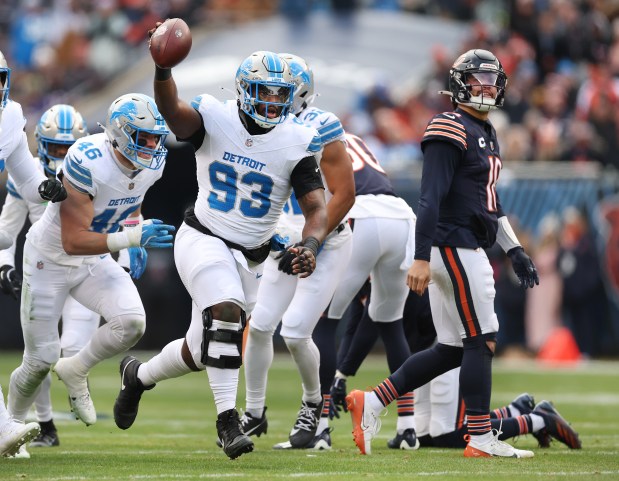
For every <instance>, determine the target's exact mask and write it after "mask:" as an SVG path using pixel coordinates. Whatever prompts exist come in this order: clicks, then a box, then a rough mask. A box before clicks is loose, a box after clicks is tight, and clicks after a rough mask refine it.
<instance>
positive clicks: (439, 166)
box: [415, 141, 462, 261]
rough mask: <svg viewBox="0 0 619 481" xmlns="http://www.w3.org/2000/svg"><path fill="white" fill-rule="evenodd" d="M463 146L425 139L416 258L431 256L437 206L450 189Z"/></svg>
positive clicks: (416, 233)
mask: <svg viewBox="0 0 619 481" xmlns="http://www.w3.org/2000/svg"><path fill="white" fill-rule="evenodd" d="M461 157H462V150H460V149H459V148H458V147H456V146H455V145H453V144H450V143H448V142H438V141H437V142H428V143H427V144H425V145H424V151H423V174H422V176H421V196H420V198H419V206H418V208H417V224H416V227H415V259H422V260H426V261H429V260H430V251H431V249H432V241H433V239H434V231H435V230H436V224H437V222H438V214H439V207H440V205H441V202H442V200H443V198H444V197H445V196H446V195H447V192H449V188H450V187H451V181H452V179H453V176H454V172H455V170H456V166H457V165H458V163H459V162H460V159H461Z"/></svg>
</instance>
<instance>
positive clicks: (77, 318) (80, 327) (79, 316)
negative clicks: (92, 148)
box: [0, 104, 99, 457]
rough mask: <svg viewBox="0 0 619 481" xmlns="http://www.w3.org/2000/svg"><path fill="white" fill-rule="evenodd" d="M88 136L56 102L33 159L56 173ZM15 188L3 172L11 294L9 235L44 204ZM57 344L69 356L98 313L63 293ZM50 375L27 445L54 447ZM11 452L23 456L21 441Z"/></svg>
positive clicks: (1, 217)
mask: <svg viewBox="0 0 619 481" xmlns="http://www.w3.org/2000/svg"><path fill="white" fill-rule="evenodd" d="M86 135H88V129H87V127H86V123H85V122H84V119H83V118H82V116H81V114H80V113H79V112H77V111H76V110H75V108H73V107H72V106H70V105H64V104H57V105H54V106H53V107H51V108H49V109H48V110H46V111H45V112H44V113H43V115H42V116H41V119H40V120H39V122H38V124H37V126H36V129H35V137H36V140H37V147H38V155H39V163H38V164H36V165H37V167H38V169H39V170H40V171H41V172H44V173H45V175H46V176H47V177H48V178H55V177H56V169H57V168H58V167H59V166H60V165H61V164H62V161H63V160H64V157H65V155H66V153H67V150H68V149H69V147H70V146H71V145H72V144H73V143H74V142H75V141H76V140H77V139H79V138H81V137H84V136H86ZM22 190H23V189H22V188H20V187H19V186H18V185H17V184H16V183H15V181H14V180H13V178H12V177H11V176H10V175H9V177H8V180H7V196H6V199H5V201H4V205H3V206H2V214H0V230H1V231H5V232H9V233H11V234H12V236H13V245H12V246H11V247H10V248H8V249H5V250H2V251H0V266H2V267H0V288H1V289H2V292H4V293H5V294H9V295H12V296H13V297H14V298H15V299H18V296H19V295H20V292H21V285H22V280H21V274H20V273H19V272H18V271H17V270H16V269H15V247H16V246H15V240H16V239H17V236H18V234H19V233H20V232H21V229H22V227H23V226H24V223H25V222H26V219H27V218H29V219H30V222H31V223H34V222H36V221H37V220H38V219H40V218H41V216H42V215H43V212H44V211H45V204H41V203H39V202H32V201H28V200H26V199H25V198H24V196H23V195H22ZM62 320H63V322H62V338H61V346H62V351H63V354H64V355H65V356H72V355H73V354H75V353H76V352H77V351H79V349H80V348H81V347H82V346H84V345H85V344H86V342H88V339H90V337H91V336H92V333H93V332H94V330H95V329H96V328H97V326H98V325H99V315H98V314H96V313H94V312H92V311H90V310H88V309H86V308H85V307H84V306H82V305H81V304H79V303H78V302H77V301H75V300H74V299H73V298H71V297H69V298H68V299H67V302H66V303H65V306H64V309H63V311H62ZM50 387H51V376H50V375H49V374H48V375H47V376H46V377H45V380H44V381H43V383H42V384H41V390H40V392H39V394H38V395H37V398H36V401H35V409H36V413H37V420H38V422H39V424H40V426H41V432H40V433H39V435H38V436H37V437H36V438H35V439H34V440H33V441H32V442H31V443H30V446H31V447H37V446H58V444H59V439H58V433H57V430H56V426H55V425H54V421H53V419H52V403H51V396H50ZM16 456H17V457H29V454H28V451H26V449H25V446H22V448H21V449H20V451H19V453H18V454H17V455H16Z"/></svg>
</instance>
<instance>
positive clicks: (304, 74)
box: [279, 53, 315, 115]
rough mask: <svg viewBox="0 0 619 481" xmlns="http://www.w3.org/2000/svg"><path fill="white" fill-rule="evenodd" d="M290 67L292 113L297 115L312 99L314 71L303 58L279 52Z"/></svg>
mask: <svg viewBox="0 0 619 481" xmlns="http://www.w3.org/2000/svg"><path fill="white" fill-rule="evenodd" d="M279 56H280V57H281V58H283V59H284V60H285V61H286V62H287V63H288V67H290V73H292V79H293V82H294V100H293V101H292V113H293V114H294V115H298V114H300V113H301V112H303V110H305V109H306V108H307V107H309V105H310V104H311V103H312V102H313V101H314V98H315V95H314V72H312V69H311V68H310V66H309V65H308V64H307V62H306V61H305V60H303V59H302V58H301V57H299V56H297V55H293V54H291V53H280V54H279Z"/></svg>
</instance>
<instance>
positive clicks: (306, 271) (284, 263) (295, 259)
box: [276, 237, 320, 278]
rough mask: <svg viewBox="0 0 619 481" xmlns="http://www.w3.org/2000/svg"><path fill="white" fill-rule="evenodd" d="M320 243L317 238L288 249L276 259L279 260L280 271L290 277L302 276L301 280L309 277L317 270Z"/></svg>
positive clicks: (310, 238)
mask: <svg viewBox="0 0 619 481" xmlns="http://www.w3.org/2000/svg"><path fill="white" fill-rule="evenodd" d="M319 247H320V242H318V239H316V238H315V237H308V238H306V239H305V240H303V241H301V242H299V243H298V244H295V245H293V246H291V247H288V249H286V250H285V251H284V252H282V253H281V254H280V255H279V256H277V257H276V259H279V265H278V269H279V270H280V271H282V272H284V273H286V274H289V275H296V274H300V275H299V277H300V278H304V277H308V276H309V275H311V274H312V272H314V270H315V269H316V254H317V252H318V248H319Z"/></svg>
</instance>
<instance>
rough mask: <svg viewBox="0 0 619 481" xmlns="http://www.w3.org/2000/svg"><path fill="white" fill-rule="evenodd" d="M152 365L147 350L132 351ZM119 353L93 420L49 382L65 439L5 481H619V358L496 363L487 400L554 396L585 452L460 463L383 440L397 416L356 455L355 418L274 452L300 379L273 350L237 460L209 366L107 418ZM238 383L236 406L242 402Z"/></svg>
mask: <svg viewBox="0 0 619 481" xmlns="http://www.w3.org/2000/svg"><path fill="white" fill-rule="evenodd" d="M137 355H138V357H140V359H142V360H146V359H148V358H149V357H150V353H137ZM20 359H21V357H20V356H19V355H18V354H17V353H12V354H7V353H2V354H1V355H0V373H1V374H0V383H2V386H3V389H4V394H5V396H6V394H7V390H8V378H9V374H10V372H11V371H12V370H13V369H14V368H15V366H17V365H18V363H19V362H20ZM119 360H120V357H119V358H118V359H114V360H111V361H107V362H105V363H103V364H101V365H99V366H97V367H96V368H95V369H94V371H93V372H92V373H91V376H90V385H91V389H92V395H93V399H94V402H95V406H96V407H97V411H98V413H99V420H98V422H97V424H96V425H94V426H91V427H86V426H85V425H83V424H82V423H81V422H78V421H75V420H72V419H70V418H69V416H68V407H67V406H68V404H67V399H66V392H65V390H64V386H63V385H62V383H60V382H59V381H58V380H56V379H55V380H54V382H53V388H52V397H53V401H54V408H55V412H56V413H57V415H56V425H57V427H58V429H59V435H60V439H61V445H60V447H58V448H50V449H45V448H43V449H41V448H39V449H36V448H35V449H31V450H30V452H31V454H32V458H31V459H30V460H23V459H0V480H2V481H4V480H33V481H34V480H42V481H43V480H45V481H64V480H66V481H73V480H200V479H211V478H215V479H219V478H225V479H250V480H251V479H265V480H268V479H329V480H342V481H343V480H355V481H357V480H365V479H397V478H403V479H409V478H412V477H419V478H426V479H433V480H440V479H449V480H468V479H470V480H479V479H489V480H490V479H505V480H507V479H509V480H510V481H518V480H526V481H530V480H531V479H544V480H553V479H560V480H573V479H598V480H619V363H617V362H614V363H608V362H605V363H602V362H599V363H598V362H592V363H588V364H586V365H582V366H577V367H572V368H561V369H550V368H547V367H544V366H540V365H536V364H531V363H516V364H515V363H513V362H512V363H509V364H508V363H506V362H502V361H501V360H500V359H499V360H497V361H496V362H495V364H494V366H495V368H494V380H493V382H494V384H493V395H492V405H493V407H498V406H501V405H504V404H507V403H509V401H510V400H511V399H513V398H514V397H515V396H516V395H518V394H520V393H521V392H524V391H527V392H529V393H531V394H533V395H534V396H535V398H536V400H537V401H540V400H542V399H549V400H552V401H554V402H555V405H556V407H557V408H558V409H559V411H560V412H561V413H562V414H563V416H564V417H566V418H567V419H568V420H570V421H571V422H572V425H573V426H574V428H575V429H576V430H577V431H578V432H579V433H580V436H581V439H582V443H583V449H582V450H580V451H571V450H569V449H568V448H567V447H565V446H564V445H562V444H559V443H557V442H555V443H553V445H552V447H551V448H550V449H546V450H540V449H537V447H536V443H535V440H534V439H533V438H532V437H530V436H527V437H522V438H520V439H518V440H517V441H516V445H517V446H518V447H522V448H531V449H534V450H535V452H536V456H535V457H534V458H533V459H521V460H518V459H477V460H471V459H465V458H463V457H462V453H461V451H460V450H445V449H422V450H419V451H413V452H410V451H395V450H389V449H387V447H386V442H387V440H388V439H389V438H390V437H391V436H392V435H393V433H394V430H395V420H396V412H395V409H392V410H391V412H389V413H388V414H387V416H386V417H385V418H383V428H382V430H381V432H380V434H379V437H378V439H377V440H375V442H374V443H373V454H372V455H371V456H361V455H360V454H358V452H357V448H356V447H355V445H354V443H353V441H352V436H351V434H350V432H351V423H350V417H349V415H348V414H345V415H343V416H342V418H341V419H339V420H337V419H336V420H335V421H333V422H332V426H333V427H334V428H335V430H334V432H333V433H332V436H333V450H332V451H328V452H325V451H323V452H310V451H285V452H282V451H275V450H273V449H272V446H273V445H274V444H275V443H277V442H280V441H285V440H286V439H287V435H288V432H289V430H290V428H291V427H292V424H293V422H294V419H295V416H296V411H297V409H298V405H299V403H300V396H301V388H300V380H299V376H298V374H297V372H296V370H295V369H294V367H293V365H292V362H291V361H290V359H289V358H288V356H286V355H283V354H281V355H277V356H276V360H275V363H274V365H273V368H272V369H271V373H270V383H269V392H268V400H267V405H268V408H269V409H268V413H267V414H268V419H269V432H268V435H266V436H264V435H263V436H262V437H260V438H254V439H255V442H256V448H255V451H254V452H253V453H249V454H246V455H243V456H241V457H240V458H238V459H236V460H234V461H231V460H229V459H228V458H227V457H226V456H225V454H224V453H223V451H221V449H219V448H217V446H216V445H215V439H216V431H215V418H216V413H215V407H214V403H213V398H212V395H211V393H210V389H209V387H208V380H207V377H206V374H205V373H194V374H190V375H187V376H185V377H182V378H179V379H173V380H168V381H166V382H163V383H160V385H158V386H157V387H156V388H155V389H154V390H153V391H149V392H146V393H145V394H144V397H143V398H142V403H141V406H140V414H139V416H138V419H137V421H136V423H135V424H134V426H133V427H132V428H131V429H129V430H128V431H121V430H119V429H118V428H117V427H116V425H115V424H114V420H113V419H112V406H113V403H114V399H115V397H116V394H117V391H118V386H119V376H118V374H117V369H118V361H119ZM386 374H387V366H386V361H385V360H384V359H383V358H382V357H373V358H370V359H369V360H368V361H366V363H365V365H364V366H363V367H362V371H361V372H360V373H359V375H358V376H357V377H355V378H352V379H350V380H349V382H348V385H349V386H348V387H349V389H352V388H361V389H364V388H366V387H369V386H371V385H374V384H376V383H377V382H379V381H382V379H383V378H384V377H385V375H386ZM242 386H243V381H241V388H240V390H239V397H238V399H239V402H238V404H239V406H240V407H243V405H244V391H243V387H242Z"/></svg>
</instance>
